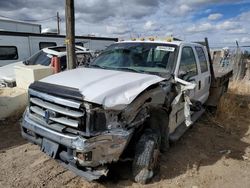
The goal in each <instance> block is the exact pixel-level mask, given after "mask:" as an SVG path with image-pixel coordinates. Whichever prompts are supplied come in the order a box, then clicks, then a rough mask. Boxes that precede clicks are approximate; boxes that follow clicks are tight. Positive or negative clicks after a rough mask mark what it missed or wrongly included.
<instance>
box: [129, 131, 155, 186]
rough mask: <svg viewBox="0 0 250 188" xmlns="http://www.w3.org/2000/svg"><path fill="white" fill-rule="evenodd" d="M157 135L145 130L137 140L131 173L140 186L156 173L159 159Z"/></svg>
mask: <svg viewBox="0 0 250 188" xmlns="http://www.w3.org/2000/svg"><path fill="white" fill-rule="evenodd" d="M159 140H160V136H159V134H157V133H155V132H153V131H152V130H145V132H144V134H143V135H142V136H141V138H140V139H139V141H138V143H137V145H136V150H135V158H134V161H133V166H132V171H133V177H134V180H135V181H136V182H138V183H141V184H146V183H147V182H148V181H149V180H150V179H151V178H152V177H153V176H154V175H155V173H156V170H157V167H158V159H159V154H160V151H159V143H160V141H159Z"/></svg>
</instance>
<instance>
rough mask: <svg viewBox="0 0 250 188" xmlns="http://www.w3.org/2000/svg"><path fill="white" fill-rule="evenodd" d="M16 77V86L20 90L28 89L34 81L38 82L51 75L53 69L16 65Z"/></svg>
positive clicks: (40, 66)
mask: <svg viewBox="0 0 250 188" xmlns="http://www.w3.org/2000/svg"><path fill="white" fill-rule="evenodd" d="M14 69H15V75H16V85H17V87H19V88H22V89H28V87H29V85H30V84H31V83H33V82H34V81H37V80H40V79H42V78H45V77H47V76H50V75H52V74H53V68H52V67H50V66H42V65H29V66H23V65H17V66H15V67H14Z"/></svg>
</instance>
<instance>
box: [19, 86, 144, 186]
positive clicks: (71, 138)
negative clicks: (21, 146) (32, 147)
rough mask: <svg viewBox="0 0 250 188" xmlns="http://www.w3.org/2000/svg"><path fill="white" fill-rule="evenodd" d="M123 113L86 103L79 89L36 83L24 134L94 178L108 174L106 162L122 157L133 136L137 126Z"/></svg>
mask: <svg viewBox="0 0 250 188" xmlns="http://www.w3.org/2000/svg"><path fill="white" fill-rule="evenodd" d="M119 116H120V112H119V111H111V110H104V109H103V108H102V107H101V106H98V105H95V104H91V103H88V102H84V100H83V96H82V95H81V94H80V93H79V91H78V90H76V89H72V88H67V87H62V86H56V85H51V84H47V83H46V84H45V83H42V82H35V83H34V84H32V85H31V86H30V88H29V106H28V107H27V109H26V111H25V113H24V118H23V122H22V126H21V127H22V136H23V137H24V138H26V139H28V140H29V141H31V142H33V143H35V144H37V145H40V146H41V150H42V151H43V152H45V153H46V154H48V155H50V156H51V157H53V158H55V159H58V160H59V161H61V162H63V163H62V164H63V165H64V166H65V167H67V168H68V169H70V170H72V171H74V172H75V173H76V174H77V175H80V176H83V177H85V178H86V179H87V180H89V181H91V180H94V179H98V178H99V177H100V176H102V175H106V174H107V168H106V165H107V164H109V163H112V162H114V161H118V160H119V158H120V156H121V154H122V153H123V151H124V149H125V148H126V146H127V144H128V143H129V141H130V139H131V137H132V135H133V132H134V128H133V127H126V126H125V121H122V118H121V117H119ZM140 122H141V121H140Z"/></svg>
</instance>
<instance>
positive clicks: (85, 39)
mask: <svg viewBox="0 0 250 188" xmlns="http://www.w3.org/2000/svg"><path fill="white" fill-rule="evenodd" d="M75 41H76V45H80V46H84V47H86V48H89V49H91V50H93V51H101V50H103V49H105V48H106V47H107V46H109V45H110V44H112V43H114V42H117V41H118V39H117V38H108V37H92V36H76V39H75ZM64 44H65V35H56V34H41V33H26V32H13V31H0V67H1V66H4V65H7V64H10V63H14V62H17V61H22V60H24V59H26V58H28V57H30V56H31V55H33V54H34V53H36V52H37V51H38V50H40V49H42V48H46V47H50V46H59V45H64Z"/></svg>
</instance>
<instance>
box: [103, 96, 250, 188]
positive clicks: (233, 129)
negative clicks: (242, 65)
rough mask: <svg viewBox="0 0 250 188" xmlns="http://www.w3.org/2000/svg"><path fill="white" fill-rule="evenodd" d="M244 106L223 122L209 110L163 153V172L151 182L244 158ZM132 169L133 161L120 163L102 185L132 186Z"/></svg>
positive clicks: (249, 126)
mask: <svg viewBox="0 0 250 188" xmlns="http://www.w3.org/2000/svg"><path fill="white" fill-rule="evenodd" d="M240 97H241V98H242V96H240ZM247 98H248V99H246V101H248V104H250V100H249V97H247ZM241 108H242V109H240V110H241V113H240V114H238V115H237V117H231V118H230V120H229V117H228V121H225V122H224V123H221V124H220V125H218V123H216V121H213V119H211V117H210V115H209V114H208V113H206V114H204V115H203V117H201V118H200V120H199V121H198V122H196V123H195V124H194V125H193V127H191V128H190V129H189V130H188V131H187V132H186V133H185V135H184V136H183V137H182V138H181V139H180V140H179V141H178V142H176V143H173V144H172V145H171V147H170V149H169V151H167V152H166V153H163V154H161V159H160V161H161V162H160V172H159V173H158V174H157V175H156V176H155V177H154V178H153V180H152V182H151V183H150V184H154V183H156V182H159V181H162V180H167V179H173V178H175V177H177V176H180V175H183V174H186V173H187V172H188V173H194V174H195V173H197V172H199V169H200V167H202V166H210V165H213V164H215V163H216V162H217V161H219V160H221V159H222V158H231V159H235V160H244V159H243V155H244V154H245V150H246V148H247V147H249V146H250V144H249V143H250V132H249V130H250V118H249V117H250V111H249V107H247V105H246V106H245V107H244V105H243V107H241ZM221 125H222V126H221ZM249 155H250V154H249ZM130 170H131V163H123V164H117V166H116V168H115V170H114V171H113V172H112V173H111V174H110V176H109V177H108V178H107V180H108V181H104V182H102V184H103V185H105V186H107V187H117V186H118V185H117V183H118V182H119V186H118V187H123V186H128V185H132V184H134V182H133V181H132V177H131V171H130ZM110 180H111V181H110Z"/></svg>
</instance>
